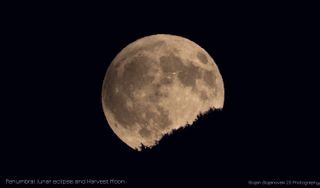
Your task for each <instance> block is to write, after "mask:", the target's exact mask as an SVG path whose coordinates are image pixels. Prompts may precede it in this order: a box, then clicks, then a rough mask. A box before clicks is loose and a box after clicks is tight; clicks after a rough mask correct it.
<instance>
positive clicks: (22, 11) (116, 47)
mask: <svg viewBox="0 0 320 188" xmlns="http://www.w3.org/2000/svg"><path fill="white" fill-rule="evenodd" d="M1 7H2V8H1V9H3V11H1V12H2V13H1V14H2V16H1V17H2V18H1V20H2V24H1V25H2V27H1V28H2V29H1V30H4V34H2V38H3V41H4V42H3V43H2V45H4V50H2V54H3V57H4V59H3V60H2V61H1V65H0V66H1V67H3V68H1V83H2V88H3V89H2V91H1V95H2V97H1V107H2V110H3V112H2V117H1V129H3V131H2V130H1V145H2V146H1V157H0V158H1V167H0V173H1V174H0V175H1V183H4V181H5V179H6V178H13V177H15V178H65V179H76V178H92V179H99V178H100V179H109V178H116V179H125V180H126V181H127V185H129V186H130V185H149V186H150V185H151V186H152V185H155V184H161V185H164V186H170V185H185V184H188V185H189V184H192V185H197V186H200V185H204V184H211V185H218V186H219V187H229V185H230V184H232V185H236V186H237V187H243V186H247V185H248V184H247V182H248V180H263V179H271V180H274V179H283V180H285V179H288V178H291V179H294V178H296V179H298V180H302V179H312V177H316V176H318V177H319V175H320V174H319V171H318V172H317V171H315V170H317V169H319V157H320V156H319V154H317V149H318V148H319V147H318V146H319V141H320V140H319V132H318V126H319V121H318V117H317V116H316V115H317V114H318V109H317V103H318V99H317V98H318V96H319V95H318V94H317V89H318V87H319V83H318V81H319V79H318V75H319V74H318V69H317V67H316V66H317V64H318V63H319V29H318V28H317V27H318V26H317V25H318V23H319V14H318V11H317V10H318V8H319V7H318V8H317V6H315V5H311V4H309V5H307V4H295V3H288V4H285V3H283V4H277V3H261V4H258V3H249V2H248V3H246V4H241V3H229V4H205V3H201V2H198V1H197V2H193V3H190V4H188V3H187V2H184V3H181V4H179V5H178V3H177V4H173V3H172V2H171V3H169V2H168V3H165V2H158V3H156V2H154V3H152V2H149V3H138V2H131V3H129V4H128V3H127V2H120V3H118V4H115V3H108V4H94V3H90V4H86V3H73V4H71V3H70V4H55V3H52V4H50V3H48V4H41V3H34V4H29V3H15V4H11V5H7V4H6V5H3V6H1ZM157 33H167V34H174V35H180V36H183V37H186V38H189V39H190V40H192V41H194V42H196V43H197V44H199V45H200V46H202V47H203V48H204V49H206V51H207V52H208V53H209V54H211V56H212V57H213V58H214V59H215V61H216V63H217V65H218V66H219V69H220V72H221V74H222V76H223V79H224V84H225V93H226V98H225V108H224V109H223V110H222V111H220V112H213V113H209V114H208V115H207V116H205V117H202V118H200V121H199V122H198V123H197V125H196V126H194V127H192V128H188V129H186V130H184V131H179V132H178V133H176V134H175V135H174V136H172V138H167V139H166V140H165V141H164V142H163V143H161V144H160V145H159V146H158V147H157V148H155V149H154V150H151V151H145V152H142V153H139V152H135V151H133V150H132V149H130V148H129V147H128V146H126V145H125V144H124V143H122V142H121V141H120V140H119V139H118V138H117V137H116V136H115V134H114V133H113V132H112V130H111V129H110V128H109V127H108V124H107V122H106V119H105V117H104V114H103V111H102V106H101V87H102V81H103V78H104V75H105V72H106V70H107V67H108V65H109V63H110V62H111V61H112V59H113V58H114V57H115V55H116V54H117V53H118V52H119V51H120V50H121V49H122V48H123V47H125V46H126V45H127V44H129V43H130V42H132V41H134V40H136V39H138V38H140V37H143V36H146V35H151V34H157ZM124 115H125V114H124ZM313 180H315V179H313Z"/></svg>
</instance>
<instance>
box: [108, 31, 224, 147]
mask: <svg viewBox="0 0 320 188" xmlns="http://www.w3.org/2000/svg"><path fill="white" fill-rule="evenodd" d="M223 104H224V84H223V80H222V76H221V74H220V71H219V69H218V67H217V65H216V64H215V62H214V60H213V59H212V57H211V56H210V55H209V54H208V53H207V52H206V51H205V50H204V49H203V48H201V47H200V46H199V45H197V44H196V43H194V42H192V41H191V40H189V39H186V38H183V37H180V36H175V35H168V34H157V35H151V36H147V37H143V38H141V39H138V40H136V41H135V42H133V43H131V44H129V45H128V46H126V47H125V48H124V49H123V50H122V51H120V53H119V54H117V56H116V57H115V58H114V59H113V61H112V62H111V64H110V65H109V67H108V70H107V72H106V75H105V77H104V81H103V86H102V106H103V111H104V114H105V116H106V118H107V121H108V124H109V126H110V127H111V129H112V130H113V132H114V133H115V134H116V135H117V136H118V137H119V138H120V139H121V140H122V141H123V142H124V143H126V144H127V145H128V146H130V147H131V148H133V149H136V150H141V146H142V145H144V146H147V147H152V146H155V145H156V144H157V143H158V141H159V140H161V138H162V137H163V136H164V135H165V134H170V133H171V132H172V131H173V130H175V129H178V128H180V127H184V126H186V125H187V124H192V123H193V122H194V121H195V120H196V119H197V116H198V115H199V114H204V113H206V112H207V111H208V110H210V109H222V108H223Z"/></svg>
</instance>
